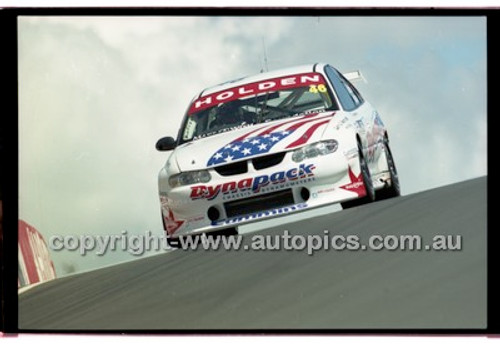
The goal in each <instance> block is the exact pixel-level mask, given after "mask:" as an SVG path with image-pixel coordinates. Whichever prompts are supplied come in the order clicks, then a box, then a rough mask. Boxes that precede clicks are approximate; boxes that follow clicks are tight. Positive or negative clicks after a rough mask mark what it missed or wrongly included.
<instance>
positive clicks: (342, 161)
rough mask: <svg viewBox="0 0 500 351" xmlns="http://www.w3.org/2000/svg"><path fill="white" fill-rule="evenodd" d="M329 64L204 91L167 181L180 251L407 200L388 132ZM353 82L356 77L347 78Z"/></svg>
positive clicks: (167, 212) (167, 141) (165, 195)
mask: <svg viewBox="0 0 500 351" xmlns="http://www.w3.org/2000/svg"><path fill="white" fill-rule="evenodd" d="M356 76H357V78H360V77H361V75H360V74H359V72H353V73H350V74H346V75H345V76H344V75H342V74H340V73H339V71H337V70H336V69H335V68H333V67H332V66H330V65H327V64H314V65H306V66H300V67H293V68H289V69H284V70H279V71H273V72H265V73H261V74H258V75H254V76H251V77H246V78H242V79H238V80H233V81H230V82H227V83H224V84H221V85H217V86H216V87H213V88H208V89H205V90H203V91H202V92H201V93H200V94H198V95H197V96H196V97H195V98H194V99H193V101H192V102H191V104H190V105H189V108H188V110H187V113H186V116H185V117H184V120H183V122H182V127H181V128H180V130H179V133H178V135H177V138H176V139H174V138H172V137H164V138H161V139H160V140H158V142H157V143H156V148H157V150H159V151H169V150H173V152H172V153H171V154H170V157H169V158H168V160H167V162H166V164H165V166H164V167H163V168H162V169H161V171H160V174H159V195H160V202H161V213H162V220H163V225H164V229H165V232H166V235H167V239H168V240H169V242H170V244H177V245H178V237H179V236H182V235H192V234H201V233H207V234H208V233H218V234H229V233H237V226H238V225H240V224H244V223H245V224H246V223H250V222H253V221H259V220H263V219H268V218H272V217H277V216H283V215H287V214H290V213H296V212H299V211H304V210H307V209H311V208H315V207H318V206H323V205H329V204H334V203H340V204H341V205H342V208H344V209H345V208H349V207H352V206H356V205H360V204H364V203H368V202H372V201H374V200H375V199H377V200H378V199H382V198H388V197H395V196H399V194H400V190H399V181H398V175H397V172H396V167H395V164H394V161H393V158H392V155H391V151H390V148H389V139H388V134H387V130H386V128H385V127H384V124H383V123H382V120H381V119H380V116H379V114H378V112H377V111H376V110H375V109H374V108H373V107H372V106H371V105H370V104H369V103H368V102H367V101H365V100H364V99H363V97H362V96H361V95H360V93H359V92H358V90H357V89H356V88H355V87H354V86H353V85H352V84H351V82H350V81H349V79H356ZM346 77H348V78H349V79H347V78H346Z"/></svg>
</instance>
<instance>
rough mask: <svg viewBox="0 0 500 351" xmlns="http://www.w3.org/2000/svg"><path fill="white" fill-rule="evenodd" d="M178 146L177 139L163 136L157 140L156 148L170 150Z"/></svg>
mask: <svg viewBox="0 0 500 351" xmlns="http://www.w3.org/2000/svg"><path fill="white" fill-rule="evenodd" d="M176 146H177V141H175V139H174V138H172V137H163V138H161V139H160V140H158V141H157V142H156V150H158V151H170V150H173V149H175V147H176Z"/></svg>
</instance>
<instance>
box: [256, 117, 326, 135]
mask: <svg viewBox="0 0 500 351" xmlns="http://www.w3.org/2000/svg"><path fill="white" fill-rule="evenodd" d="M318 114H319V113H312V114H310V115H307V116H303V117H301V118H298V119H296V120H295V121H292V122H290V121H286V122H283V123H278V124H277V125H275V126H272V127H269V128H268V129H266V130H264V131H263V132H261V133H259V136H262V135H265V134H269V133H271V132H273V131H274V130H276V129H278V128H279V127H282V126H284V125H285V124H288V123H293V122H297V121H300V120H303V119H306V118H312V117H316V116H317V115H318Z"/></svg>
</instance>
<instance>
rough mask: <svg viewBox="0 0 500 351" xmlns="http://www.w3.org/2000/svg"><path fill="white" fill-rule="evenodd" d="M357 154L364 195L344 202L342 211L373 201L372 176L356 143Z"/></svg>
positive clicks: (360, 148)
mask: <svg viewBox="0 0 500 351" xmlns="http://www.w3.org/2000/svg"><path fill="white" fill-rule="evenodd" d="M358 154H359V168H360V170H361V176H362V177H363V185H364V187H365V191H366V195H365V196H363V197H361V198H357V199H354V200H350V201H346V202H343V203H341V204H340V205H341V206H342V209H343V210H345V209H348V208H352V207H356V206H361V205H365V204H368V203H370V202H373V201H375V188H374V187H373V181H372V176H371V174H370V169H369V168H368V164H367V163H366V160H365V156H364V155H363V148H362V146H361V144H360V143H359V141H358Z"/></svg>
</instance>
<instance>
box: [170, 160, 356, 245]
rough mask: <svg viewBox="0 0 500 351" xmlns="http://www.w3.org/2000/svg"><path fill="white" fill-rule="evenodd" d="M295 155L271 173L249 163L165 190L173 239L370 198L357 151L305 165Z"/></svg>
mask: <svg viewBox="0 0 500 351" xmlns="http://www.w3.org/2000/svg"><path fill="white" fill-rule="evenodd" d="M291 154H292V153H291V152H288V153H286V154H285V156H284V158H283V160H282V161H281V162H280V163H279V164H276V165H273V166H271V167H267V168H265V169H260V170H256V169H255V168H254V167H253V166H252V162H250V161H248V168H247V171H246V172H244V173H241V174H236V175H221V174H220V173H219V172H218V171H216V170H215V169H210V170H209V172H210V174H211V177H212V180H211V182H210V183H207V184H203V185H201V184H195V185H191V186H183V187H177V188H174V189H171V188H169V187H168V186H165V189H160V201H161V206H162V215H163V222H164V227H165V229H166V231H167V233H168V234H167V235H168V236H169V237H171V238H175V237H178V236H181V235H191V234H201V233H204V232H212V231H217V230H221V229H225V228H230V227H236V226H238V225H239V224H243V223H245V224H246V223H250V222H255V221H260V220H264V219H268V218H273V217H278V216H283V215H287V214H291V213H295V212H300V211H304V210H306V209H311V208H315V207H319V206H324V205H329V204H334V203H339V202H343V201H347V200H351V199H354V198H357V197H360V196H364V185H363V182H362V180H361V175H360V169H359V160H358V156H357V153H356V152H352V150H351V151H350V152H343V151H341V150H337V151H336V152H335V153H332V154H327V155H324V156H318V157H315V158H312V159H306V160H304V161H302V162H301V163H295V162H294V161H292V159H291ZM165 176H166V175H165ZM165 183H167V182H163V184H165Z"/></svg>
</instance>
